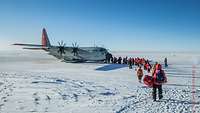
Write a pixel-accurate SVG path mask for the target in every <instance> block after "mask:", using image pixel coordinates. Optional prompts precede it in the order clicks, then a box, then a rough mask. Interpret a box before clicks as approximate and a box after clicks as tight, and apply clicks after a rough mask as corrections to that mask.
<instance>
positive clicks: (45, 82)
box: [0, 64, 200, 113]
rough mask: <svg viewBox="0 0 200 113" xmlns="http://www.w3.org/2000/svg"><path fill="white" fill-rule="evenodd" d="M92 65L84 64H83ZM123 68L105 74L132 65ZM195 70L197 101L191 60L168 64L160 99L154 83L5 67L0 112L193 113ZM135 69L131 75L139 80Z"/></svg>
mask: <svg viewBox="0 0 200 113" xmlns="http://www.w3.org/2000/svg"><path fill="white" fill-rule="evenodd" d="M72 65H73V66H74V64H72ZM90 65H91V66H90ZM93 65H94V64H83V66H81V68H86V69H87V68H91V67H93ZM96 67H97V66H96ZM122 69H123V68H122ZM122 69H119V70H115V71H112V72H102V73H101V72H100V74H102V75H104V74H106V76H109V75H110V74H115V73H116V72H119V73H123V71H127V70H128V69H127V70H122ZM94 70H95V69H94ZM195 70H196V76H195V80H196V84H195V103H193V100H192V84H191V83H192V66H191V65H186V64H183V65H178V64H176V65H172V66H169V68H166V69H165V71H166V74H167V76H168V81H169V82H168V83H167V84H165V85H163V96H164V98H163V99H161V100H159V101H157V102H153V100H152V96H151V94H152V89H151V88H148V87H146V86H144V85H143V84H140V83H137V84H132V83H128V82H129V81H120V79H119V78H118V79H117V78H115V76H113V78H112V77H111V79H108V81H103V82H104V83H102V81H101V80H99V81H100V82H99V81H97V80H95V79H91V80H90V79H84V77H82V78H76V77H73V76H68V75H67V74H66V73H65V74H63V73H57V72H42V71H38V72H37V71H34V72H20V71H16V72H14V71H13V72H6V71H1V72H0V78H1V79H0V113H192V107H193V104H194V107H195V113H199V112H200V82H199V80H200V67H198V66H197V67H196V68H195ZM129 71H130V70H129ZM131 71H132V72H131V73H134V70H131ZM69 72H70V71H69ZM70 73H71V75H74V76H76V74H77V73H72V72H70ZM79 74H81V73H79ZM88 74H89V73H88ZM83 75H84V76H85V74H84V73H83ZM133 75H134V74H133ZM133 75H131V77H130V78H132V79H133V80H131V81H134V80H135V81H136V82H137V79H135V78H136V77H135V76H133ZM106 76H103V77H106ZM122 76H123V75H122ZM105 80H106V79H105ZM109 80H112V82H111V81H110V82H109ZM115 80H116V81H115ZM118 81H119V83H118ZM180 81H181V82H180ZM134 83H135V82H134Z"/></svg>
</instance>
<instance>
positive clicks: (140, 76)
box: [137, 66, 143, 83]
mask: <svg viewBox="0 0 200 113" xmlns="http://www.w3.org/2000/svg"><path fill="white" fill-rule="evenodd" d="M137 76H138V80H139V82H140V83H141V80H142V77H143V70H142V68H141V66H139V68H138V70H137Z"/></svg>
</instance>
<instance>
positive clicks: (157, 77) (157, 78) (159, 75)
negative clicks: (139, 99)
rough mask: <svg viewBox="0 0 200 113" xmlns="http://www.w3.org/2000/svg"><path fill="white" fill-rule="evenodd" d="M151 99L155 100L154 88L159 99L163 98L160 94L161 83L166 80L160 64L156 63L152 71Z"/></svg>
mask: <svg viewBox="0 0 200 113" xmlns="http://www.w3.org/2000/svg"><path fill="white" fill-rule="evenodd" d="M152 75H153V100H154V101H156V95H157V94H156V90H157V89H158V97H159V99H162V98H163V95H162V84H163V83H166V82H167V77H166V75H165V72H164V70H162V66H161V65H160V64H157V65H156V68H155V71H154V72H153V74H152Z"/></svg>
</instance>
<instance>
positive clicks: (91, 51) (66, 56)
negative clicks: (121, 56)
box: [13, 28, 111, 63]
mask: <svg viewBox="0 0 200 113" xmlns="http://www.w3.org/2000/svg"><path fill="white" fill-rule="evenodd" d="M58 44H59V46H53V45H51V43H50V41H49V38H48V35H47V32H46V30H45V28H43V30H42V41H41V44H23V43H15V44H13V45H18V46H28V47H24V48H23V49H30V50H45V51H47V52H48V53H49V54H50V55H53V56H54V57H56V58H58V59H63V61H64V62H69V63H79V62H103V61H105V60H106V59H107V58H108V57H109V56H111V54H110V53H109V52H108V51H107V49H105V48H103V47H79V46H78V44H77V43H72V46H66V44H65V43H64V42H63V41H61V42H58Z"/></svg>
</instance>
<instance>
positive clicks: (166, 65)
mask: <svg viewBox="0 0 200 113" xmlns="http://www.w3.org/2000/svg"><path fill="white" fill-rule="evenodd" d="M164 62H165V67H168V64H167V58H165V60H164Z"/></svg>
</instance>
